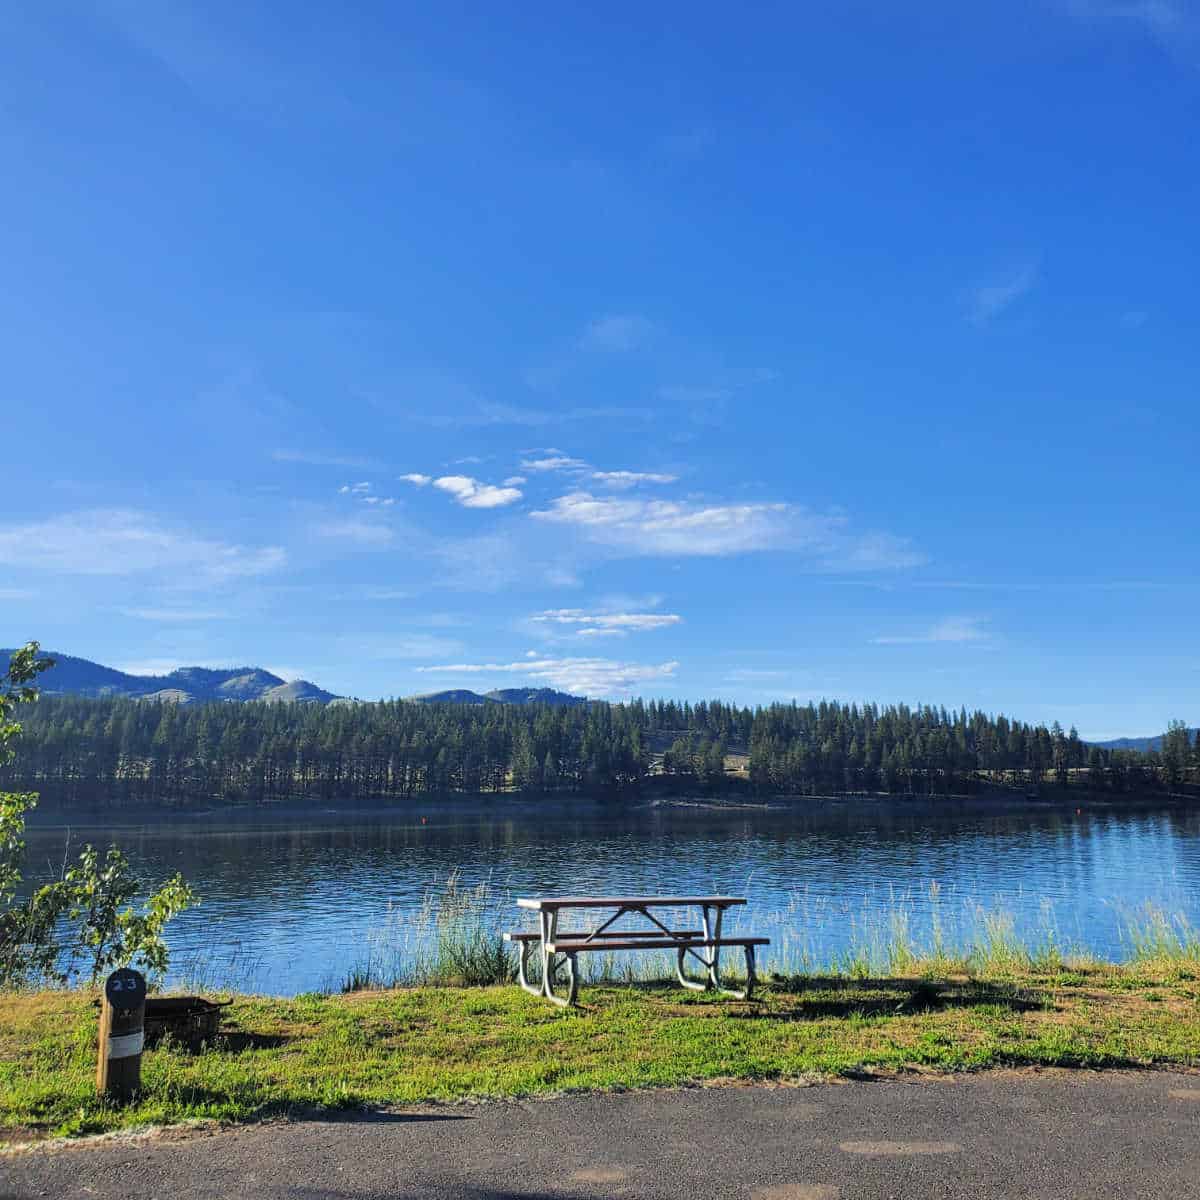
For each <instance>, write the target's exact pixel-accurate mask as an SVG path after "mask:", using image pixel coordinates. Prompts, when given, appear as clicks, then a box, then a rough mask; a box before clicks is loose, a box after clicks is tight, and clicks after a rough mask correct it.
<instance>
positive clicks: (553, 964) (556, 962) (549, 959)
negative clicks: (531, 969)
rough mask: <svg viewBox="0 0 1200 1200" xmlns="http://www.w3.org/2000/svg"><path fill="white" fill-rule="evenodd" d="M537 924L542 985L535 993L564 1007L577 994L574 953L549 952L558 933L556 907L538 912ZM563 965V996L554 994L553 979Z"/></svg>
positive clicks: (577, 982)
mask: <svg viewBox="0 0 1200 1200" xmlns="http://www.w3.org/2000/svg"><path fill="white" fill-rule="evenodd" d="M538 924H539V928H540V930H541V934H542V940H541V953H542V985H541V987H540V989H538V991H537V992H536V993H535V995H542V996H545V997H546V999H547V1000H549V1001H551V1002H552V1003H554V1004H558V1005H560V1006H561V1007H563V1008H566V1007H567V1006H568V1005H571V1004H574V1003H575V997H576V996H577V995H578V994H579V976H578V973H577V972H576V970H575V955H574V954H572V953H569V952H568V953H566V954H551V953H550V950H549V947H550V946H551V945H552V944H553V942H554V938H555V936H556V935H557V933H558V910H557V909H554V910H552V911H550V912H539V913H538ZM563 965H565V966H566V968H567V994H566V996H565V997H564V996H556V995H555V994H554V979H555V976H557V974H558V970H559V967H560V966H563ZM531 990H532V989H531Z"/></svg>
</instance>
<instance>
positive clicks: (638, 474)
mask: <svg viewBox="0 0 1200 1200" xmlns="http://www.w3.org/2000/svg"><path fill="white" fill-rule="evenodd" d="M588 478H589V479H594V480H595V481H596V482H597V483H599V484H603V486H604V487H607V488H613V489H615V490H617V491H624V490H625V489H626V488H632V487H637V486H638V485H639V484H642V483H675V482H677V481H678V479H679V476H678V475H667V474H664V473H662V472H659V471H593V472H592V473H591V474H590V475H589V476H588Z"/></svg>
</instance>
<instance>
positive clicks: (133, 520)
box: [0, 509, 287, 582]
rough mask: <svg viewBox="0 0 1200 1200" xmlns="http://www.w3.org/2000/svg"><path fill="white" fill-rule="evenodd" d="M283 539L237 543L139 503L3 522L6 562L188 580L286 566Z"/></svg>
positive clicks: (1, 556)
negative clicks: (171, 523)
mask: <svg viewBox="0 0 1200 1200" xmlns="http://www.w3.org/2000/svg"><path fill="white" fill-rule="evenodd" d="M286 559H287V555H286V554H285V552H284V550H283V548H282V547H280V546H261V547H247V546H238V545H233V544H231V543H228V542H221V541H217V540H214V539H209V538H203V537H199V536H197V535H196V534H193V533H189V532H186V531H181V530H178V529H173V528H170V527H168V526H166V525H164V524H163V523H162V522H161V521H160V520H159V519H158V518H157V517H155V516H153V515H151V514H149V513H144V512H139V511H136V510H133V509H93V510H90V511H86V512H74V513H65V514H63V515H61V516H56V517H49V518H47V519H46V520H42V521H30V522H26V523H23V524H12V525H0V563H3V564H7V565H10V566H14V567H21V568H22V569H25V570H44V571H62V572H66V573H69V574H73V575H129V574H135V573H138V572H143V571H173V572H176V573H177V574H178V575H182V576H186V577H187V579H188V581H191V582H195V581H198V580H200V581H209V582H220V581H222V580H227V579H232V578H236V577H239V576H249V575H261V574H264V573H266V572H268V571H274V570H277V569H278V568H280V567H282V566H283V565H284V563H285V561H286Z"/></svg>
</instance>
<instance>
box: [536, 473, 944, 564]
mask: <svg viewBox="0 0 1200 1200" xmlns="http://www.w3.org/2000/svg"><path fill="white" fill-rule="evenodd" d="M530 515H531V516H532V517H534V518H536V519H537V520H541V521H547V522H553V523H557V524H563V525H573V526H575V527H577V528H578V529H579V530H580V532H581V533H582V534H583V535H584V536H585V537H587V538H589V539H590V540H591V541H593V542H597V543H599V544H601V545H605V546H610V547H612V548H614V549H616V550H619V551H623V552H625V553H627V554H638V555H670V556H685V555H686V556H721V555H727V554H745V553H749V552H751V551H759V550H778V551H791V552H795V553H803V554H807V555H809V556H810V557H812V558H813V559H814V560H815V565H816V567H818V568H819V569H822V570H829V571H878V570H894V569H896V568H900V567H912V566H918V565H920V564H921V563H923V562H924V561H925V558H924V556H923V555H921V554H919V553H918V552H917V551H915V550H914V549H912V547H911V546H910V544H909V543H908V542H907V541H905V540H904V539H902V538H896V537H893V536H891V535H889V534H878V533H871V534H853V533H851V532H849V529H848V526H849V522H848V520H847V519H846V518H845V517H844V516H841V515H838V514H820V513H812V512H808V511H806V510H804V509H801V508H798V507H796V506H795V505H791V504H781V503H767V502H758V503H748V504H722V503H714V504H708V503H704V502H701V501H691V500H687V501H678V500H640V499H635V498H632V497H612V496H593V495H592V494H591V493H590V492H582V491H580V492H570V493H568V494H567V495H565V496H559V497H558V498H557V499H555V500H553V501H552V502H551V504H550V507H549V508H547V509H540V510H537V511H535V512H533V513H531V514H530Z"/></svg>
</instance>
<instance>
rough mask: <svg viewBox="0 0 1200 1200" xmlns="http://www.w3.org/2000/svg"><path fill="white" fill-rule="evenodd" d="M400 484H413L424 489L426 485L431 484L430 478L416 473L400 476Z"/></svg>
mask: <svg viewBox="0 0 1200 1200" xmlns="http://www.w3.org/2000/svg"><path fill="white" fill-rule="evenodd" d="M400 479H401V482H403V483H411V484H415V485H416V486H417V487H424V486H425V485H426V484H427V483H430V482H432V476H430V475H421V474H419V473H418V472H416V471H411V472H409V474H407V475H401V476H400Z"/></svg>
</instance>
